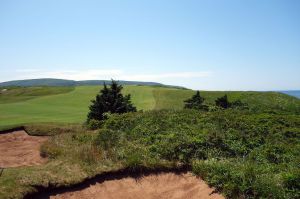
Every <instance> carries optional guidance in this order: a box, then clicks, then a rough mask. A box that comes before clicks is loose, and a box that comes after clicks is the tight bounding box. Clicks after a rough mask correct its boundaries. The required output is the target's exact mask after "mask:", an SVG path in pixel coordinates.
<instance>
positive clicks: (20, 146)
mask: <svg viewBox="0 0 300 199" xmlns="http://www.w3.org/2000/svg"><path fill="white" fill-rule="evenodd" d="M46 140H47V137H41V136H29V135H28V134H27V133H26V132H25V131H23V130H20V131H14V132H10V133H4V134H0V167H1V168H8V167H19V166H31V165H39V164H42V163H44V162H45V161H46V159H45V158H42V157H41V156H40V145H41V144H42V143H43V142H44V141H46Z"/></svg>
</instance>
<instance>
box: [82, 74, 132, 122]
mask: <svg viewBox="0 0 300 199" xmlns="http://www.w3.org/2000/svg"><path fill="white" fill-rule="evenodd" d="M122 89H123V87H122V86H121V85H118V83H117V82H116V81H114V80H112V82H111V85H110V88H108V87H107V85H106V84H105V83H104V86H103V89H102V90H101V91H100V93H99V94H98V95H97V96H96V99H95V100H92V105H91V106H90V107H89V108H90V112H89V113H88V118H87V121H88V122H89V121H90V120H92V119H94V120H104V119H106V118H105V113H126V112H135V111H136V107H134V106H133V104H132V103H131V101H130V95H126V96H123V94H122V93H121V91H122Z"/></svg>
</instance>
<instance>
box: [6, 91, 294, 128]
mask: <svg viewBox="0 0 300 199" xmlns="http://www.w3.org/2000/svg"><path fill="white" fill-rule="evenodd" d="M100 89H101V87H100V86H78V87H75V88H74V87H31V88H14V89H12V90H8V91H6V92H7V93H5V94H1V95H0V129H5V128H7V127H12V126H18V125H22V124H28V123H40V122H61V123H83V122H84V121H85V120H86V115H87V112H88V107H89V105H90V101H91V100H92V99H94V98H95V96H96V94H97V92H99V90H100ZM124 93H125V94H129V93H130V94H131V96H132V102H133V103H134V105H135V106H136V107H137V108H138V110H152V109H182V108H183V104H184V103H183V101H184V100H185V99H187V98H189V97H190V96H191V95H192V94H194V91H192V90H184V89H174V88H165V87H155V86H125V87H124ZM225 93H227V94H228V97H229V100H236V99H240V100H242V101H243V102H246V103H248V104H249V107H250V108H251V109H252V110H257V111H292V112H296V113H299V111H300V100H299V99H296V98H294V97H290V96H288V95H284V94H280V93H275V92H217V91H203V92H201V94H202V95H203V96H204V97H205V98H206V103H208V104H213V103H214V100H215V99H216V98H217V97H220V96H222V95H224V94H225Z"/></svg>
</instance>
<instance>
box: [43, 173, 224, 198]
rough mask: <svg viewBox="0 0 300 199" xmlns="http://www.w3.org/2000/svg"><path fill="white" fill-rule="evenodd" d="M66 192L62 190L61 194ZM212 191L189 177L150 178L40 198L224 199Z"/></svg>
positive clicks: (164, 175) (166, 175)
mask: <svg viewBox="0 0 300 199" xmlns="http://www.w3.org/2000/svg"><path fill="white" fill-rule="evenodd" d="M65 191H66V190H65ZM213 191H214V189H212V188H209V187H208V185H207V184H206V183H205V182H204V181H202V180H200V179H198V178H196V177H195V176H193V175H192V174H191V173H185V174H175V173H161V174H151V175H147V176H144V177H141V178H138V179H136V178H132V177H125V178H121V179H112V180H106V181H104V182H95V183H93V184H90V185H88V186H87V187H85V188H83V189H77V190H70V189H69V190H67V191H66V192H63V193H57V194H52V195H50V194H49V195H47V196H43V197H40V198H51V199H90V198H93V199H98V198H99V199H120V198H122V199H139V198H140V199H157V198H163V199H164V198H165V199H167V198H168V199H173V198H174V199H175V198H176V199H179V198H186V199H193V198H195V199H196V198H197V199H224V197H223V196H222V195H220V194H218V193H213Z"/></svg>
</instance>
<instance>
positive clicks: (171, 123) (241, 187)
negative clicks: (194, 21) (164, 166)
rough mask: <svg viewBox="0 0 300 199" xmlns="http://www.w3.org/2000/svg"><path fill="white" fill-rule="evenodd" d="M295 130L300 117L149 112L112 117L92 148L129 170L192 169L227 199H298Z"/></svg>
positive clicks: (299, 143)
mask: <svg viewBox="0 0 300 199" xmlns="http://www.w3.org/2000/svg"><path fill="white" fill-rule="evenodd" d="M299 129H300V117H299V115H286V114H281V115H280V114H270V113H261V114H255V113H251V112H250V111H249V110H237V109H228V110H222V111H220V110H217V111H215V112H199V111H196V110H182V111H175V110H173V111H167V110H163V111H149V112H138V113H126V114H122V115H112V116H111V117H110V118H109V119H107V120H106V121H105V122H104V124H103V129H101V130H100V132H99V133H98V136H97V138H96V140H95V144H96V145H97V146H98V147H100V148H102V150H103V151H106V155H107V156H106V157H107V158H111V159H113V160H114V161H120V162H123V164H124V165H125V166H127V167H130V168H137V167H139V166H148V165H151V164H152V165H153V163H154V164H160V163H162V162H169V163H172V164H187V165H192V166H193V170H194V172H195V173H196V174H198V175H200V176H201V177H203V178H204V179H205V180H207V181H208V183H209V184H210V185H212V186H214V187H216V188H217V189H218V190H221V191H222V192H223V193H224V194H225V195H226V196H228V197H229V198H297V197H298V196H299V192H300V190H299V183H298V180H299V175H298V173H299V172H300V170H299V163H300V161H299V157H300V154H299V153H300V139H299V136H300V133H299V132H300V131H299Z"/></svg>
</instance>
